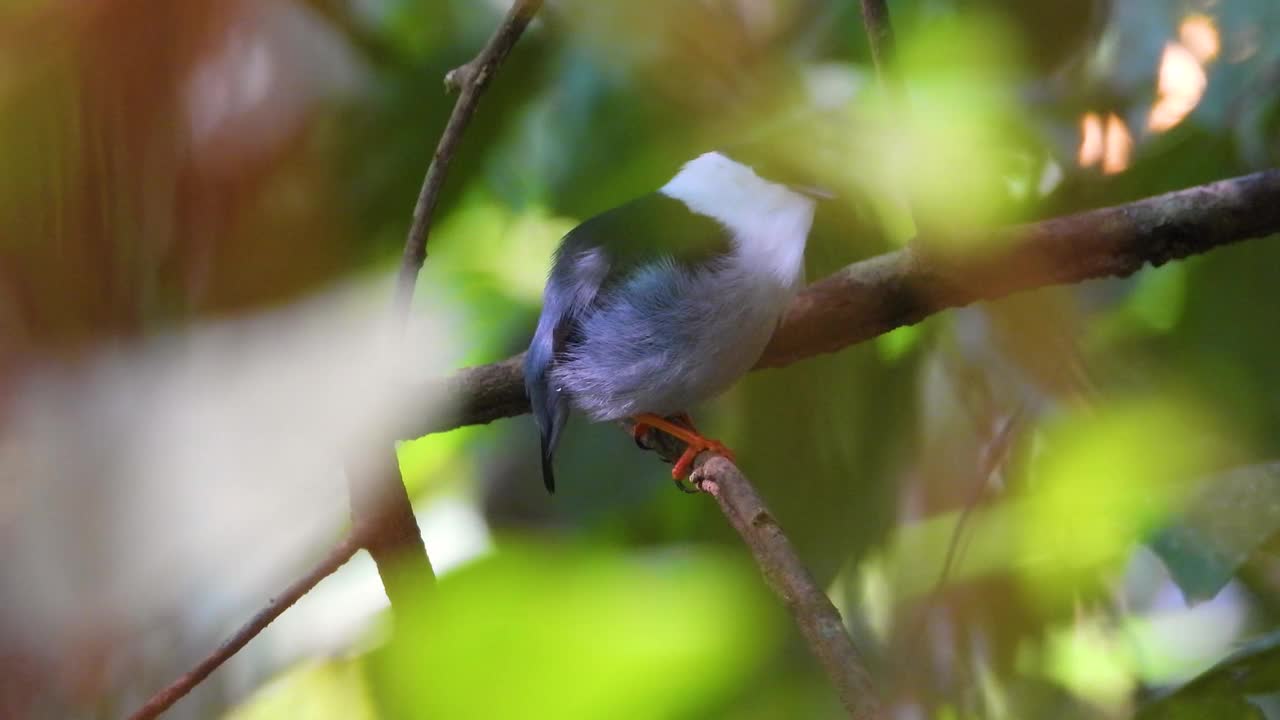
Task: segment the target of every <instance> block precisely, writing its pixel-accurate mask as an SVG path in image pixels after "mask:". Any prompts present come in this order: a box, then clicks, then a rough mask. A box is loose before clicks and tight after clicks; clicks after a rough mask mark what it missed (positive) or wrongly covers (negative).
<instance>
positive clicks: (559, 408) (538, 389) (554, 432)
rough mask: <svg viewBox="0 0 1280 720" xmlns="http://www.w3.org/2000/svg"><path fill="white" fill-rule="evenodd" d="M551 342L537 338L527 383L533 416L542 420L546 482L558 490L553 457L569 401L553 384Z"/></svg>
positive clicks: (550, 489)
mask: <svg viewBox="0 0 1280 720" xmlns="http://www.w3.org/2000/svg"><path fill="white" fill-rule="evenodd" d="M547 345H549V343H548V344H544V343H539V342H538V341H537V339H535V341H534V343H533V344H532V345H531V346H530V348H529V354H528V355H526V356H525V365H524V386H525V392H527V393H528V395H529V406H530V408H531V409H532V410H533V419H534V420H536V421H537V423H538V432H539V433H540V434H541V436H542V484H543V485H546V487H547V492H551V493H553V492H555V491H556V475H555V469H554V468H553V467H552V458H553V457H554V456H555V452H556V445H557V444H559V442H560V430H561V429H562V428H563V427H564V423H565V421H566V420H567V419H568V416H569V403H568V400H567V399H566V398H565V397H564V396H563V394H562V393H561V392H560V391H559V390H558V389H556V388H554V387H552V386H551V382H550V378H549V377H548V375H549V373H550V367H551V352H550V348H549V347H548V346H547Z"/></svg>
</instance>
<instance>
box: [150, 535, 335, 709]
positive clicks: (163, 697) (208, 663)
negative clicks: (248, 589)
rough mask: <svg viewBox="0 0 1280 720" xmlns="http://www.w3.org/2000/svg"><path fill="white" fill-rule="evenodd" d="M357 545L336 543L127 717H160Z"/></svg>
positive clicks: (304, 593)
mask: <svg viewBox="0 0 1280 720" xmlns="http://www.w3.org/2000/svg"><path fill="white" fill-rule="evenodd" d="M359 549H360V544H359V543H358V542H357V541H356V539H355V537H354V536H349V537H347V538H346V539H345V540H343V541H342V542H340V543H338V544H337V545H336V546H335V547H334V548H333V549H332V550H330V551H329V554H328V555H326V556H325V558H324V559H323V560H321V561H320V562H319V563H317V564H316V566H315V567H314V568H312V569H311V571H310V572H308V573H307V574H306V575H304V576H303V577H301V578H299V579H298V580H297V581H295V582H294V583H293V584H292V585H290V586H289V587H287V588H285V589H284V591H283V592H281V593H280V594H279V595H276V596H275V597H273V598H271V600H269V601H267V605H266V607H264V608H262V609H261V610H259V611H258V612H257V614H256V615H254V616H253V617H252V618H250V619H249V622H247V623H245V624H244V625H242V626H241V627H240V629H239V630H236V632H235V633H234V634H233V635H232V636H231V637H229V638H227V639H226V640H225V641H223V643H222V644H221V645H219V646H218V649H217V650H214V651H213V652H212V653H210V654H209V655H208V656H207V657H206V658H205V659H203V660H201V661H200V663H199V664H198V665H196V666H195V667H194V668H192V669H191V670H189V671H187V672H186V673H183V675H182V677H180V678H178V679H177V680H174V681H173V683H172V684H170V685H169V687H167V688H165V689H163V690H161V691H160V692H158V693H156V694H155V695H153V696H151V699H150V700H148V701H147V704H146V705H143V706H142V707H141V708H139V709H138V710H137V712H135V713H134V714H132V715H130V716H129V720H151V719H152V718H155V717H159V716H160V713H162V712H164V711H165V710H168V709H169V708H170V707H171V706H172V705H173V704H174V703H175V702H177V701H178V700H180V699H182V697H183V696H185V695H186V694H187V693H189V692H191V689H192V688H194V687H195V686H196V685H199V684H200V683H202V682H204V679H205V678H207V677H209V675H210V673H212V672H213V671H214V670H217V669H218V667H219V666H220V665H222V663H224V662H226V661H227V660H229V659H230V658H231V656H232V655H235V654H236V653H238V652H240V649H241V648H243V647H244V646H245V645H248V644H249V641H250V640H252V639H254V638H255V637H257V636H258V633H261V632H262V631H263V630H265V629H266V627H267V625H270V624H271V622H272V621H273V620H275V619H276V618H278V617H280V614H281V613H283V612H284V611H285V610H288V609H289V608H290V607H292V606H293V604H294V603H296V602H298V600H299V599H300V598H302V596H303V595H306V594H307V593H309V592H311V590H312V588H314V587H315V586H316V585H319V584H320V581H321V580H323V579H325V578H327V577H329V576H330V575H332V574H333V573H334V572H335V571H336V570H337V569H338V568H340V567H342V566H343V565H345V564H346V563H347V561H348V560H350V559H351V557H352V556H353V555H355V554H356V551H357V550H359Z"/></svg>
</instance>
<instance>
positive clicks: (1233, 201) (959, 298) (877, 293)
mask: <svg viewBox="0 0 1280 720" xmlns="http://www.w3.org/2000/svg"><path fill="white" fill-rule="evenodd" d="M1277 198H1280V170H1267V171H1265V172H1259V173H1254V174H1252V175H1244V176H1242V177H1237V178H1231V179H1228V180H1221V181H1218V182H1215V183H1210V184H1208V185H1200V186H1197V187H1193V188H1189V189H1187V190H1179V191H1177V192H1171V193H1167V194H1164V195H1157V196H1155V197H1150V198H1146V199H1144V200H1139V201H1137V202H1133V203H1129V204H1127V205H1118V206H1115V207H1110V208H1103V209H1100V210H1092V211H1089V212H1083V213H1078V214H1075V215H1068V216H1065V217H1061V218H1056V219H1053V220H1046V221H1044V222H1040V223H1035V224H1031V225H1023V226H1017V227H1012V228H1008V229H1005V230H1000V231H996V232H993V233H992V237H991V239H990V242H985V243H983V247H986V248H988V249H987V250H985V251H983V252H979V253H975V254H973V255H970V256H968V257H965V258H946V257H941V256H939V255H928V254H926V253H924V252H922V251H920V250H916V249H903V250H898V251H895V252H891V253H886V254H884V255H880V256H877V257H874V258H871V259H869V260H862V261H860V262H856V263H853V264H852V265H848V266H846V267H845V268H844V269H842V270H840V271H838V272H836V273H834V274H833V275H830V276H828V277H826V278H824V279H822V280H819V281H818V282H816V283H814V284H812V285H810V286H809V287H808V288H806V289H805V290H804V291H803V292H801V293H800V295H799V296H798V297H797V298H796V299H795V300H794V301H793V302H792V304H791V307H790V309H789V310H788V311H787V314H786V317H784V318H783V321H782V324H781V326H780V327H779V328H778V331H777V332H776V333H774V336H773V339H772V340H770V341H769V347H768V348H767V349H766V350H765V353H764V357H762V358H761V359H760V362H759V363H757V364H756V368H757V369H760V368H776V367H784V366H786V365H790V364H792V363H794V362H797V361H800V360H803V359H805V358H809V357H813V356H814V355H820V354H823V353H829V352H835V351H837V350H840V349H842V348H845V347H848V346H849V345H853V344H855V343H860V342H864V341H866V340H870V339H872V338H874V337H877V336H879V335H883V334H884V333H887V332H889V331H890V330H894V329H896V328H899V327H903V326H905V325H914V324H915V323H918V322H920V321H921V320H923V319H925V318H926V317H928V316H930V315H933V314H934V313H938V312H941V311H943V310H946V309H948V308H953V307H963V306H965V305H970V304H972V303H975V302H978V301H981V300H994V299H996V298H1001V297H1005V296H1007V295H1012V294H1014V293H1017V292H1022V291H1025V290H1033V289H1036V288H1040V287H1047V286H1050V285H1065V284H1072V283H1078V282H1082V281H1084V280H1091V279H1095V278H1103V277H1127V276H1129V275H1132V274H1133V273H1134V272H1137V271H1138V270H1139V269H1141V268H1142V267H1143V266H1144V265H1146V264H1147V263H1150V264H1152V265H1155V266H1159V265H1163V264H1164V263H1166V262H1168V261H1170V260H1177V259H1179V258H1184V257H1187V256H1190V255H1197V254H1200V253H1204V252H1208V251H1210V250H1212V249H1214V248H1217V247H1220V246H1223V245H1228V244H1231V243H1236V242H1240V241H1242V240H1248V239H1251V238H1259V237H1263V236H1266V235H1270V234H1273V233H1277V232H1280V202H1278V201H1277ZM520 362H521V356H518V355H517V356H515V357H511V358H508V359H506V360H503V361H501V362H497V363H492V364H489V365H481V366H477V367H470V368H465V369H463V370H460V371H458V372H457V373H455V374H454V375H453V376H452V377H449V378H447V379H445V380H443V381H442V382H444V383H445V385H446V386H447V388H448V389H449V390H450V391H451V392H453V393H454V395H455V397H456V398H457V399H458V401H459V403H460V409H459V411H458V412H456V413H455V414H453V415H452V416H451V417H448V418H446V419H444V420H440V421H436V422H434V423H433V424H424V423H418V424H415V426H414V427H406V428H404V430H403V431H402V436H403V437H405V438H416V437H420V436H422V435H426V434H429V433H433V432H442V431H445V430H451V429H453V428H456V427H461V426H463V425H478V424H483V423H488V422H492V421H494V420H497V419H499V418H505V417H512V416H515V415H522V414H524V413H527V412H529V401H528V399H527V398H526V397H525V394H524V383H523V380H522V378H521V374H520Z"/></svg>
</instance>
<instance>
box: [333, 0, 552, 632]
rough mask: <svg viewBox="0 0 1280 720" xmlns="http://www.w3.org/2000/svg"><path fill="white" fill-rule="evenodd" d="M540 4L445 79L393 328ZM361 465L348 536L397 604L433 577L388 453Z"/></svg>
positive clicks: (523, 7) (351, 475)
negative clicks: (438, 211)
mask: <svg viewBox="0 0 1280 720" xmlns="http://www.w3.org/2000/svg"><path fill="white" fill-rule="evenodd" d="M541 5H542V2H541V0H517V2H516V3H515V4H514V5H512V6H511V10H510V11H508V12H507V16H506V18H505V19H504V20H503V21H502V23H501V24H500V25H499V26H498V29H497V30H495V31H494V33H493V36H492V37H490V38H489V42H488V43H486V44H485V46H484V48H483V49H482V50H481V51H480V54H478V55H476V57H475V58H474V59H473V60H471V61H470V62H468V63H467V64H466V65H463V66H462V67H460V68H457V69H455V70H453V71H451V72H450V73H449V74H448V75H446V76H445V87H446V88H449V89H458V90H460V93H459V95H458V101H457V103H455V104H454V107H453V112H452V113H451V114H450V115H449V122H448V124H447V125H446V126H445V129H444V133H443V134H442V135H441V136H440V142H439V144H438V145H437V146H436V150H435V153H434V154H433V155H432V158H431V164H430V165H428V166H427V173H426V177H425V178H423V181H422V189H421V190H420V191H419V194H418V201H417V203H416V204H415V206H414V208H413V221H412V223H410V226H409V234H408V237H407V238H406V239H405V244H404V255H403V257H402V258H401V263H400V272H399V275H398V277H397V279H396V289H395V295H394V297H393V299H392V312H393V314H394V316H395V319H396V321H397V325H398V326H399V327H404V325H405V323H406V322H407V321H408V317H409V312H410V309H411V307H412V305H413V291H414V286H415V285H417V280H418V271H419V270H421V269H422V263H423V262H424V261H425V260H426V257H427V237H428V235H429V234H430V232H431V219H432V215H433V213H434V212H435V208H436V204H437V203H438V202H439V199H440V191H441V189H442V188H443V187H444V179H445V175H446V173H447V172H448V170H449V164H450V163H451V162H452V161H453V156H454V154H455V153H456V152H457V148H458V145H459V144H460V143H461V142H462V134H463V132H465V131H466V129H467V126H468V124H469V123H470V122H471V117H472V116H473V115H474V114H475V110H476V106H477V105H478V104H479V102H480V97H481V95H483V94H484V91H485V89H486V88H487V87H488V86H489V81H490V80H491V79H492V78H493V75H494V73H495V72H497V69H498V66H499V65H501V64H502V61H503V60H505V59H506V57H507V55H508V54H510V52H511V48H512V47H514V46H515V44H516V41H517V40H519V39H520V35H521V34H523V32H524V29H525V28H526V27H528V25H529V22H530V21H531V20H532V19H533V16H534V14H535V13H537V11H538V8H539V7H541ZM359 460H360V462H362V463H363V462H367V463H369V464H370V465H372V467H364V468H360V469H355V468H352V467H350V463H349V464H348V468H347V487H348V492H349V494H350V496H351V520H352V525H353V528H354V529H353V533H354V535H355V536H356V537H358V538H361V540H362V541H363V545H364V547H365V549H367V550H368V551H369V554H370V555H371V556H372V557H373V560H374V562H375V563H376V564H377V566H378V575H379V577H381V579H382V585H383V587H384V588H385V589H386V592H387V597H388V599H390V600H391V605H392V607H396V606H398V605H399V604H400V603H399V600H400V598H401V597H404V596H406V595H407V594H408V593H410V592H412V586H413V585H415V584H417V583H423V582H426V583H430V582H434V580H435V573H434V571H433V570H432V568H431V559H430V557H429V556H428V555H427V549H426V546H425V545H424V544H423V542H422V533H421V531H420V530H419V528H418V522H417V520H416V519H415V518H414V516H413V506H412V504H411V503H410V502H409V494H408V492H407V491H406V490H405V487H404V482H403V479H402V478H401V477H400V468H399V465H398V463H397V462H396V455H395V450H394V448H391V449H389V450H388V451H386V452H384V453H383V456H382V457H377V458H361V459H359Z"/></svg>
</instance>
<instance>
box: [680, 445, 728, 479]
mask: <svg viewBox="0 0 1280 720" xmlns="http://www.w3.org/2000/svg"><path fill="white" fill-rule="evenodd" d="M699 440H700V441H699V442H691V443H689V444H688V446H686V447H685V449H684V453H683V454H682V455H681V456H680V459H679V460H677V461H676V464H675V465H673V466H672V468H671V477H672V478H673V479H675V480H683V479H684V478H687V477H689V472H690V471H691V470H692V469H693V461H694V460H695V459H696V458H697V457H698V455H700V454H702V453H703V452H704V451H705V452H711V453H715V454H716V455H721V456H723V457H724V458H725V459H726V460H728V461H729V462H734V457H733V451H732V450H730V449H729V448H727V447H725V446H724V443H721V442H719V441H717V440H707V439H706V438H700V439H699Z"/></svg>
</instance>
